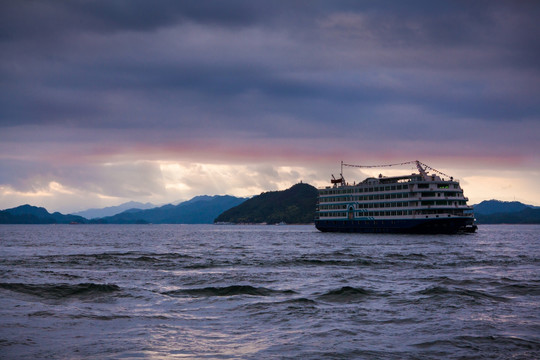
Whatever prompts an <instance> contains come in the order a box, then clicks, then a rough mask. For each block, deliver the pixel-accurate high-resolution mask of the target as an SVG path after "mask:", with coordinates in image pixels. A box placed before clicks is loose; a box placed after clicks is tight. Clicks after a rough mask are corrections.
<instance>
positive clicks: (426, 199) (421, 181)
mask: <svg viewBox="0 0 540 360" xmlns="http://www.w3.org/2000/svg"><path fill="white" fill-rule="evenodd" d="M405 164H415V165H416V168H417V169H418V173H412V174H410V175H404V176H383V175H379V176H378V177H376V178H373V177H370V178H367V179H365V180H364V181H362V182H360V183H353V184H349V183H347V182H345V179H344V178H343V166H349V167H359V168H373V167H385V166H397V165H405ZM428 171H429V172H431V174H428ZM332 178H333V179H332V180H331V186H327V187H325V188H323V189H319V190H318V191H319V194H318V198H317V205H316V212H315V226H316V228H317V229H318V230H320V231H323V232H365V233H373V232H377V233H428V234H455V233H458V232H475V231H476V229H477V226H476V225H475V219H474V214H473V211H472V206H469V205H467V201H468V198H466V197H465V196H464V195H463V190H462V189H461V187H460V185H459V182H458V181H456V180H454V178H453V177H450V176H448V175H446V174H444V173H442V172H440V171H438V170H435V169H433V168H431V167H430V166H428V165H426V164H423V163H421V162H420V161H418V160H416V161H409V162H404V163H400V164H390V165H376V166H361V165H350V164H344V163H343V162H342V163H341V174H340V178H339V179H336V178H334V176H332Z"/></svg>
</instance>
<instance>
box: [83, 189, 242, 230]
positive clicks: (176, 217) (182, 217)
mask: <svg viewBox="0 0 540 360" xmlns="http://www.w3.org/2000/svg"><path fill="white" fill-rule="evenodd" d="M245 200H246V199H245V198H237V197H234V196H228V195H225V196H197V197H195V198H193V199H191V200H188V201H186V202H183V203H180V204H178V205H176V206H175V205H171V204H168V205H164V206H161V207H156V208H153V209H147V210H127V211H124V212H122V213H120V214H116V215H114V216H107V217H103V218H100V219H93V220H92V221H91V222H92V223H100V224H147V223H152V224H211V223H212V222H213V221H214V219H215V218H216V216H218V215H219V214H221V213H222V212H223V211H226V210H228V209H230V208H232V207H234V206H236V205H239V204H241V203H242V202H244V201H245Z"/></svg>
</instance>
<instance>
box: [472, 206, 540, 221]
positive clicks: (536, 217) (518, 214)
mask: <svg viewBox="0 0 540 360" xmlns="http://www.w3.org/2000/svg"><path fill="white" fill-rule="evenodd" d="M474 217H475V218H476V222H477V223H478V224H540V209H538V208H526V209H524V210H521V211H514V212H506V213H495V214H482V213H478V214H477V213H475V214H474Z"/></svg>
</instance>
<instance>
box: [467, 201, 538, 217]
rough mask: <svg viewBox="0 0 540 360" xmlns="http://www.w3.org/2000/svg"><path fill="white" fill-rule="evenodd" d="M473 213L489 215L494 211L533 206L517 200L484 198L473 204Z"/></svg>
mask: <svg viewBox="0 0 540 360" xmlns="http://www.w3.org/2000/svg"><path fill="white" fill-rule="evenodd" d="M473 207H474V213H475V214H483V215H490V214H496V213H513V212H519V211H523V210H525V209H530V208H532V207H533V206H531V205H525V204H523V203H520V202H519V201H500V200H485V201H482V202H481V203H480V204H477V205H473Z"/></svg>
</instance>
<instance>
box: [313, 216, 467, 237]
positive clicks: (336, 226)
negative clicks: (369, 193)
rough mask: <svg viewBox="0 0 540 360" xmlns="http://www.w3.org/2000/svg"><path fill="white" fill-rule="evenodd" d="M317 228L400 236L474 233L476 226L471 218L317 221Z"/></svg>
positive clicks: (330, 230) (320, 229)
mask: <svg viewBox="0 0 540 360" xmlns="http://www.w3.org/2000/svg"><path fill="white" fill-rule="evenodd" d="M315 227H316V228H317V229H318V230H319V231H322V232H348V233H400V234H456V233H458V232H474V231H476V226H475V225H473V220H472V219H471V218H470V217H463V218H443V219H441V218H430V219H396V220H316V221H315Z"/></svg>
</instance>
